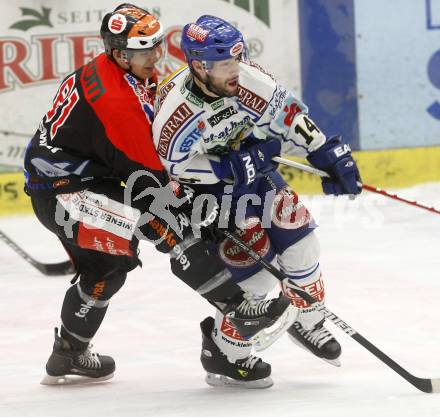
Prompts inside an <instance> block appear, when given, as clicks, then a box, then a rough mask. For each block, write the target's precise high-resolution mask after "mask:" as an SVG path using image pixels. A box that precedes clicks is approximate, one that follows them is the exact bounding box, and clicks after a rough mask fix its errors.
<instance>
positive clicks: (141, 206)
mask: <svg viewBox="0 0 440 417" xmlns="http://www.w3.org/2000/svg"><path fill="white" fill-rule="evenodd" d="M101 35H102V38H103V41H104V45H105V53H102V54H100V55H99V56H97V57H96V58H95V59H93V60H92V61H90V62H89V63H88V64H86V65H84V66H82V67H80V68H78V69H77V70H76V71H75V72H73V73H72V74H69V75H68V76H67V77H66V78H65V79H64V80H63V82H62V83H61V85H60V87H59V89H58V92H57V93H56V95H55V98H54V101H53V105H52V107H51V108H50V109H49V110H48V111H47V113H46V114H45V116H44V117H43V119H42V121H41V123H40V125H39V128H38V130H37V131H36V133H35V135H34V137H33V138H32V140H31V142H30V144H29V146H28V148H27V152H26V156H25V176H26V190H27V192H28V194H29V195H30V196H31V200H32V205H33V208H34V211H35V214H36V216H37V217H38V219H39V220H40V221H41V223H42V224H43V225H44V226H45V227H47V228H48V229H49V230H51V231H52V232H53V233H55V234H56V235H57V236H58V237H59V239H60V240H61V242H62V244H63V245H64V247H65V249H66V251H67V252H68V253H69V255H70V257H71V259H72V262H73V264H74V266H75V268H76V270H77V275H76V277H75V278H74V279H73V280H72V284H74V285H72V286H71V287H70V288H69V289H68V290H67V293H66V295H65V298H64V302H63V306H62V310H61V326H60V330H59V331H58V329H56V330H55V342H54V345H53V352H52V354H51V356H50V358H49V360H48V362H47V365H46V370H47V376H46V377H45V378H44V380H43V381H42V383H44V384H62V383H69V382H72V381H73V380H72V378H71V376H72V375H77V376H79V377H81V378H80V382H82V381H83V380H84V379H87V380H89V381H98V380H103V379H109V378H111V377H112V375H113V372H114V370H115V363H114V360H113V359H112V358H111V357H110V356H101V355H99V354H96V353H93V352H92V351H91V345H90V341H91V340H92V338H93V337H94V335H95V333H96V332H97V330H98V328H99V326H100V325H101V322H102V320H103V319H104V316H105V313H106V311H107V308H108V305H109V302H110V299H111V298H112V296H113V295H114V294H115V293H116V292H117V291H118V290H119V289H120V288H121V287H122V285H123V284H124V282H125V279H126V277H127V273H128V272H129V271H131V270H132V269H134V268H135V267H137V266H138V265H139V264H140V261H139V259H138V242H139V239H148V240H151V241H153V242H155V243H156V248H157V249H158V250H159V251H161V252H163V253H170V255H171V257H170V262H171V269H172V271H173V273H174V274H175V275H176V276H178V277H179V278H180V279H181V280H183V281H184V282H185V283H186V284H188V285H189V286H190V287H191V288H193V289H194V290H195V291H197V292H198V293H199V294H200V295H202V296H203V297H205V298H206V299H207V300H208V301H209V302H210V303H211V304H213V305H215V306H216V307H217V308H219V309H221V310H222V311H223V312H224V313H225V314H229V315H231V320H232V321H233V322H234V323H235V324H236V326H237V327H238V328H239V329H241V331H242V333H243V334H244V335H246V336H248V337H251V336H253V335H255V334H256V333H257V332H259V331H260V330H261V329H262V328H264V327H266V326H268V325H271V324H273V323H274V322H275V321H276V320H277V319H278V318H279V317H280V316H282V315H283V314H286V313H288V312H289V311H290V310H291V307H289V302H288V300H287V299H286V298H285V297H282V296H280V297H278V298H276V299H274V300H272V301H271V302H270V303H269V304H267V305H266V304H264V308H262V307H263V306H262V305H260V304H258V305H255V304H252V305H250V304H249V303H248V302H247V300H246V299H245V298H244V297H243V291H242V290H241V288H240V287H239V286H237V285H236V284H235V283H234V282H232V281H231V280H230V279H229V278H230V273H229V271H227V270H226V269H225V268H224V265H223V264H222V262H221V261H220V260H219V259H218V257H217V255H216V254H214V253H211V252H210V251H209V249H208V247H207V246H206V244H205V243H204V242H202V241H201V240H200V239H196V238H195V237H194V236H193V234H192V231H191V227H190V224H189V221H188V219H187V218H186V217H185V215H184V214H183V213H180V212H179V211H177V210H174V209H173V208H170V209H169V210H162V212H160V210H159V211H158V210H157V207H156V210H154V209H153V205H154V204H156V206H157V205H158V204H159V203H162V206H161V204H159V206H160V207H162V209H163V208H164V207H165V206H166V204H165V203H166V202H165V203H164V202H163V201H162V200H161V198H162V197H163V196H164V195H167V190H168V191H169V190H170V188H169V187H166V184H167V183H168V175H167V173H166V171H165V170H164V169H163V167H162V164H161V162H160V160H159V157H158V156H157V154H156V151H155V148H154V145H153V142H152V137H151V123H152V117H153V108H152V97H153V96H154V93H155V87H156V83H157V79H156V76H155V71H154V65H155V63H156V62H157V61H158V60H159V59H160V57H161V54H162V53H163V48H164V32H163V28H162V25H161V23H160V22H159V21H158V20H157V19H156V18H155V17H154V16H153V15H151V14H150V13H149V12H148V11H146V10H144V9H142V8H139V7H136V6H134V5H131V4H122V5H120V6H118V7H117V8H116V9H115V10H114V11H113V12H111V13H108V14H106V15H105V17H104V19H103V21H102V26H101ZM121 182H124V183H125V184H126V187H123V186H121ZM148 190H149V191H150V192H146V191H148ZM128 191H131V194H132V195H131V194H130V193H129V192H128ZM140 194H143V197H140V196H139V195H140ZM169 195H170V198H172V193H171V194H169ZM132 197H139V198H137V199H136V201H135V199H134V198H132ZM148 212H151V213H152V214H153V215H150V216H146V214H148ZM161 214H162V216H161ZM76 280H78V282H75V281H76Z"/></svg>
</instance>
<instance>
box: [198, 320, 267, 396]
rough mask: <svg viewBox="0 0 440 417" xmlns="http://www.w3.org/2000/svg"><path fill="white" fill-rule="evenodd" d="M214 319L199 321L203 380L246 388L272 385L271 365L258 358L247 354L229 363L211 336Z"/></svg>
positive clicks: (212, 383)
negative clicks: (204, 376) (204, 372)
mask: <svg viewBox="0 0 440 417" xmlns="http://www.w3.org/2000/svg"><path fill="white" fill-rule="evenodd" d="M213 327H214V319H213V318H212V317H207V318H206V319H205V320H203V321H202V322H201V323H200V328H201V330H202V353H201V356H200V360H201V362H202V366H203V368H204V369H205V371H206V372H207V374H206V378H205V381H206V383H207V384H209V385H211V386H215V387H236V388H246V389H259V388H260V389H261V388H269V387H271V386H272V385H273V381H272V378H271V377H270V373H271V367H270V365H269V364H268V363H266V362H263V361H262V360H261V359H260V358H258V357H256V356H253V355H249V356H248V357H247V358H244V359H240V360H237V361H235V363H231V362H229V361H228V359H227V357H226V356H225V355H224V354H223V353H222V352H221V351H220V349H219V348H218V346H217V345H216V344H215V342H214V341H213V340H212V338H211V332H212V329H213Z"/></svg>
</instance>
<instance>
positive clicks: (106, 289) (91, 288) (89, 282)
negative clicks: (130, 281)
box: [77, 270, 127, 302]
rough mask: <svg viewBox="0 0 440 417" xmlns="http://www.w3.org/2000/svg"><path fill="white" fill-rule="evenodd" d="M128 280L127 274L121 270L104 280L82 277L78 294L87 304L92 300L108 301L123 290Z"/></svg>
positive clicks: (104, 277) (103, 278) (108, 275)
mask: <svg viewBox="0 0 440 417" xmlns="http://www.w3.org/2000/svg"><path fill="white" fill-rule="evenodd" d="M126 278H127V273H126V272H125V271H121V270H116V271H114V272H112V273H109V274H107V275H105V276H103V277H102V278H96V277H94V276H87V275H81V276H80V279H79V282H78V284H77V286H78V293H79V295H80V297H81V298H82V299H83V301H86V302H89V301H90V299H92V300H96V301H108V300H110V298H111V297H113V295H115V294H116V293H117V292H118V291H119V290H120V289H121V287H122V286H123V285H124V283H125V280H126Z"/></svg>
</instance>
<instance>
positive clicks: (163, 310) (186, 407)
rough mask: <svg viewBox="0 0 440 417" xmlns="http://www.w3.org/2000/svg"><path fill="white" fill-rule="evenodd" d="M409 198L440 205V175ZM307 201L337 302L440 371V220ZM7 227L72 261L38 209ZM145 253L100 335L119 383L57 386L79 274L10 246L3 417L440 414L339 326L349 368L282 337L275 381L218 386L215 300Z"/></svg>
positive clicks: (418, 213) (367, 202)
mask: <svg viewBox="0 0 440 417" xmlns="http://www.w3.org/2000/svg"><path fill="white" fill-rule="evenodd" d="M399 194H402V195H404V196H406V197H408V198H413V199H416V200H419V201H420V202H425V203H429V204H432V205H435V206H436V207H440V183H436V184H427V185H423V186H418V187H414V188H410V189H407V190H399ZM303 200H304V201H305V203H306V204H307V205H308V206H309V208H310V209H311V211H312V212H313V214H314V215H315V218H316V219H317V220H318V222H319V224H320V228H319V229H318V234H319V237H320V241H321V249H322V256H321V260H322V261H321V264H322V267H323V272H324V274H325V282H326V290H327V306H328V307H329V308H330V309H331V310H332V311H334V312H335V313H336V314H337V315H339V316H340V317H341V318H343V319H344V320H345V321H347V322H348V323H349V324H350V325H351V326H352V327H354V328H355V329H356V330H358V331H359V332H360V333H361V334H362V335H363V336H365V337H366V338H367V339H369V340H370V341H371V342H372V343H374V344H375V345H377V346H378V347H379V348H380V349H382V350H383V351H384V352H385V353H387V354H388V355H390V356H391V357H392V358H393V359H395V360H396V361H397V362H399V363H400V364H401V365H402V366H403V367H405V368H406V369H408V370H409V371H410V372H411V373H414V374H416V375H417V376H421V377H440V355H439V353H440V330H439V322H440V310H439V305H440V303H439V300H440V276H439V270H440V259H439V249H440V215H436V214H433V213H429V212H425V211H423V210H421V209H417V208H414V207H410V206H405V205H404V204H402V203H398V202H395V201H392V200H389V199H387V198H385V197H382V196H376V195H374V194H369V193H364V194H363V195H362V196H361V197H360V198H358V199H356V200H355V201H349V200H348V199H346V198H338V199H335V198H331V197H323V196H318V197H316V196H315V197H305V198H303ZM0 228H1V230H3V231H5V232H6V233H9V234H10V236H11V237H12V238H13V239H14V240H16V242H17V243H18V244H20V245H21V246H22V247H23V248H24V249H25V250H26V251H28V252H29V253H30V254H31V255H32V256H34V257H35V258H37V259H39V260H41V261H44V262H57V261H61V260H65V259H66V255H65V254H64V253H63V249H62V248H61V246H60V244H59V243H58V242H57V240H56V239H55V238H54V237H53V236H52V235H51V234H50V233H49V232H47V231H46V230H44V229H43V227H42V226H40V225H39V224H38V223H37V221H36V220H35V219H34V218H33V217H15V218H2V219H0ZM141 250H142V260H143V263H144V267H143V269H137V270H135V271H133V272H132V273H131V274H130V275H129V279H128V280H127V283H126V285H125V286H124V287H123V289H122V290H121V291H120V292H119V293H118V294H117V295H116V296H115V297H114V299H113V300H112V303H111V305H110V308H109V311H108V314H107V317H106V319H105V321H104V323H103V325H102V327H101V329H100V332H99V333H98V335H97V336H96V338H95V340H94V344H95V346H96V349H97V350H98V351H99V352H102V353H106V354H111V355H112V356H114V358H115V359H116V363H117V371H116V375H115V378H114V379H113V380H111V381H110V382H107V383H102V384H95V385H89V386H72V387H45V386H41V385H39V381H40V379H41V377H42V376H43V375H44V364H45V362H46V360H47V357H48V355H49V353H50V351H51V344H52V337H53V336H52V335H53V327H54V326H55V325H58V324H59V319H58V317H59V311H60V307H61V302H62V298H63V296H64V292H65V290H66V289H67V288H68V286H69V285H70V284H69V277H45V276H42V275H41V274H40V273H39V272H38V271H36V270H34V269H33V268H32V267H31V266H30V265H28V264H27V263H26V262H25V261H23V260H22V259H21V258H19V257H18V256H17V255H16V254H15V253H14V252H13V251H12V250H11V249H9V248H8V247H7V246H5V245H4V244H3V242H1V241H0V300H1V302H0V416H1V417H27V416H29V417H52V416H53V417H55V416H56V417H59V416H63V417H82V416H105V417H132V416H143V417H144V416H189V417H192V416H208V417H210V416H222V417H224V416H225V415H234V416H244V415H247V416H251V417H258V416H286V417H287V416H298V417H312V416H313V417H315V416H323V417H341V416H350V417H351V416H356V417H364V416H365V417H371V416H379V417H388V416H393V417H394V416H395V417H414V416H417V417H428V416H429V417H431V416H439V415H440V395H438V394H430V395H428V394H423V393H421V392H419V391H417V390H416V389H415V388H413V387H412V386H411V385H410V384H409V383H407V382H406V381H405V380H403V379H402V378H401V377H400V376H398V375H397V374H395V373H394V372H393V371H392V370H390V369H389V368H387V367H386V366H385V365H384V364H382V362H380V361H379V360H378V359H376V358H375V357H374V356H372V355H371V354H370V353H369V352H368V351H366V350H365V349H364V348H363V347H362V346H360V345H358V344H357V343H356V342H355V341H354V340H352V339H351V338H349V337H348V336H346V335H345V334H344V333H341V332H340V331H339V330H337V329H335V328H333V327H332V330H334V332H335V334H336V335H337V337H338V338H339V340H340V342H341V344H342V346H343V356H342V358H341V361H342V367H341V368H335V367H332V366H330V365H328V364H326V363H324V362H323V361H320V360H318V359H316V358H315V357H312V356H311V355H310V354H308V353H307V352H305V351H303V350H301V349H300V348H298V347H297V346H295V345H294V344H293V343H292V342H290V340H289V339H288V338H287V337H282V338H281V339H280V340H279V341H278V342H277V343H276V344H275V345H273V346H272V347H271V348H270V349H269V350H267V351H265V352H262V356H263V358H264V359H265V360H266V361H268V362H269V363H271V364H272V377H273V379H274V381H275V385H274V386H273V387H272V388H270V389H268V390H263V391H243V390H233V389H215V388H211V387H209V386H207V385H206V384H205V383H204V380H203V379H204V372H203V370H202V368H201V365H200V363H199V354H200V340H201V336H200V333H199V327H198V324H199V321H201V319H203V318H204V317H205V316H206V315H208V314H212V313H213V311H212V308H211V306H210V305H209V304H208V303H206V302H205V301H203V299H202V298H200V297H199V296H198V295H196V294H195V293H193V292H192V290H190V289H189V288H187V287H186V286H185V285H184V284H182V283H181V282H179V281H178V280H177V279H175V278H174V277H173V276H172V275H171V274H170V272H169V268H168V260H167V257H166V256H164V255H160V254H158V253H157V252H156V251H155V250H154V248H152V247H151V246H149V245H148V244H142V245H141ZM330 326H331V325H329V327H330Z"/></svg>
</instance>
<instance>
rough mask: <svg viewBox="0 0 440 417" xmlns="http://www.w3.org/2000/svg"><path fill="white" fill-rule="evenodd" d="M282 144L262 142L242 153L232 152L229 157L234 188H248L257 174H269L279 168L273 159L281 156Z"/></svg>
mask: <svg viewBox="0 0 440 417" xmlns="http://www.w3.org/2000/svg"><path fill="white" fill-rule="evenodd" d="M280 150H281V143H280V141H279V140H277V139H269V140H267V141H264V142H263V141H261V142H259V143H257V144H255V145H251V146H249V147H247V148H245V149H242V150H240V151H230V153H229V155H228V157H229V160H230V163H231V168H232V172H233V175H234V186H235V187H239V188H248V187H251V185H252V184H253V183H254V182H255V180H256V178H257V174H258V173H260V174H267V173H269V172H271V171H273V170H275V169H276V168H277V165H276V163H274V162H272V158H273V157H274V156H277V155H279V154H280Z"/></svg>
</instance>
